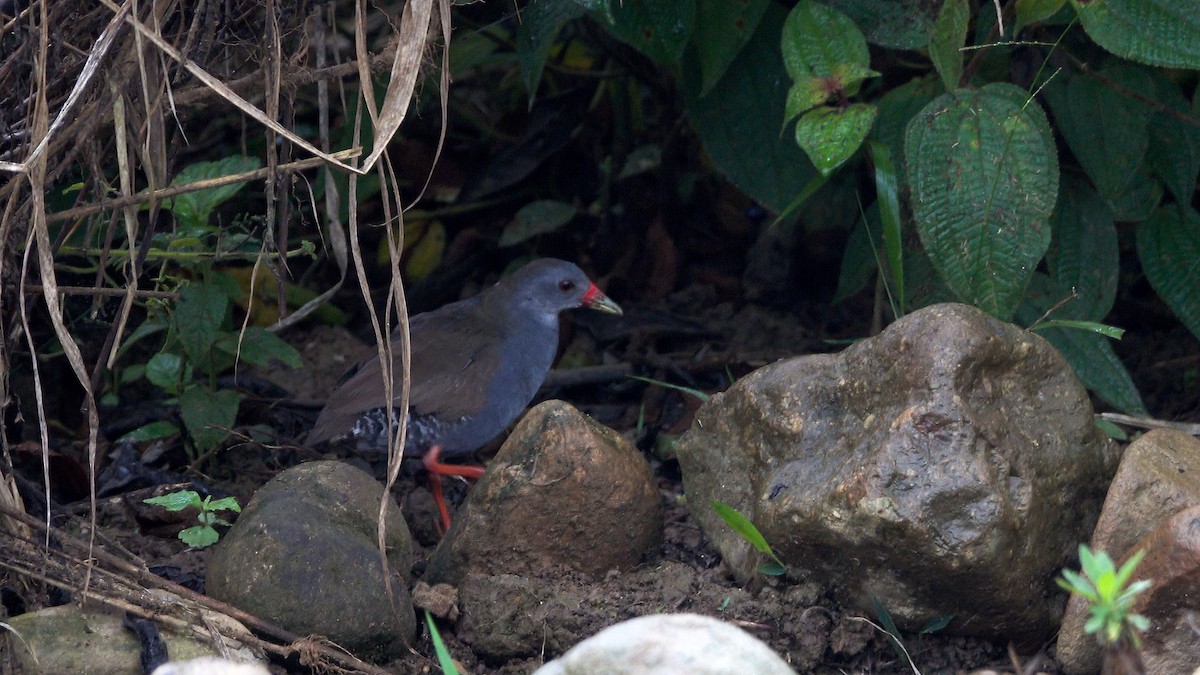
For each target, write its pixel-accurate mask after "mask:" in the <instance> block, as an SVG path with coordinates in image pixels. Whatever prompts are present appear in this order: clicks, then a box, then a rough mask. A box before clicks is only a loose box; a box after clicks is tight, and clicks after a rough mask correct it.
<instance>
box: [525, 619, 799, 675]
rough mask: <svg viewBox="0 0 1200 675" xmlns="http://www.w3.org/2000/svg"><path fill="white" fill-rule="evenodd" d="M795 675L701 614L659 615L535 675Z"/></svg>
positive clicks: (618, 628) (602, 635) (621, 627)
mask: <svg viewBox="0 0 1200 675" xmlns="http://www.w3.org/2000/svg"><path fill="white" fill-rule="evenodd" d="M585 673H611V674H612V675H675V674H676V673H691V674H692V675H723V674H725V673H755V674H756V675H794V673H795V671H793V670H792V669H791V668H789V667H788V665H787V663H785V662H784V660H783V659H781V658H780V657H779V655H778V654H776V653H775V652H773V651H771V649H770V647H767V646H766V645H765V644H763V643H762V642H761V641H759V640H758V639H757V638H755V637H753V636H751V635H750V634H749V633H747V632H746V631H744V630H742V629H740V628H737V627H736V626H731V625H730V624H727V623H725V622H723V621H718V620H716V619H713V618H711V617H707V616H701V615H699V614H655V615H651V616H643V617H639V618H636V619H630V620H629V621H624V622H622V623H619V624H617V625H615V626H611V627H609V628H605V629H604V630H602V631H600V632H599V633H597V634H595V635H593V636H592V637H590V638H588V639H586V640H584V641H583V642H580V643H579V644H577V645H575V646H574V647H572V648H571V649H570V650H569V651H567V653H566V654H563V655H562V656H560V657H559V658H557V659H555V660H553V661H551V662H550V663H547V664H546V665H544V666H542V667H541V668H539V669H537V670H536V671H534V675H583V674H585Z"/></svg>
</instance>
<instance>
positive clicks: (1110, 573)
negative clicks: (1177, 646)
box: [1058, 544, 1150, 648]
mask: <svg viewBox="0 0 1200 675" xmlns="http://www.w3.org/2000/svg"><path fill="white" fill-rule="evenodd" d="M1145 554H1146V552H1145V551H1144V550H1143V551H1138V552H1137V553H1135V554H1133V555H1132V556H1130V558H1129V559H1128V560H1126V561H1125V564H1124V565H1121V569H1117V568H1116V565H1114V564H1113V561H1112V558H1110V557H1108V554H1107V553H1105V552H1104V551H1099V552H1093V551H1092V550H1091V549H1090V548H1088V546H1087V545H1086V544H1080V545H1079V564H1080V568H1081V571H1082V572H1083V574H1079V573H1078V572H1074V571H1072V570H1069V569H1064V570H1063V571H1062V577H1061V578H1059V579H1058V585H1059V586H1060V587H1062V588H1063V589H1064V590H1066V591H1069V592H1071V593H1074V594H1076V595H1079V596H1081V597H1083V599H1084V600H1087V603H1088V611H1089V613H1090V614H1091V616H1090V618H1088V621H1087V623H1086V624H1084V627H1083V629H1084V631H1086V632H1088V633H1091V634H1093V635H1095V636H1096V639H1097V640H1099V641H1100V643H1101V644H1102V645H1104V646H1108V647H1116V646H1119V645H1121V644H1124V643H1126V642H1128V643H1129V644H1132V645H1133V646H1134V647H1135V648H1136V647H1137V646H1138V645H1139V644H1140V641H1141V640H1140V637H1139V636H1140V634H1141V633H1143V632H1145V631H1146V630H1148V629H1149V628H1150V621H1149V619H1147V618H1146V617H1144V616H1142V615H1140V614H1137V613H1135V612H1133V611H1132V607H1133V602H1134V600H1135V599H1136V598H1137V595H1138V594H1139V593H1141V592H1143V591H1145V590H1146V589H1148V588H1150V581H1149V580H1147V579H1140V580H1138V581H1134V582H1133V583H1130V580H1131V579H1132V578H1133V571H1134V570H1135V569H1136V568H1137V566H1138V563H1140V562H1141V561H1142V558H1143V557H1144V556H1145Z"/></svg>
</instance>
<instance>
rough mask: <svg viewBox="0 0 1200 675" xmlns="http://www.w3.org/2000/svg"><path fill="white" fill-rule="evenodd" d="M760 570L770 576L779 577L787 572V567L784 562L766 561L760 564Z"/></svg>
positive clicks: (760, 572)
mask: <svg viewBox="0 0 1200 675" xmlns="http://www.w3.org/2000/svg"><path fill="white" fill-rule="evenodd" d="M758 572H759V574H765V575H767V576H769V577H779V576H783V575H784V574H785V573H786V572H787V568H786V567H784V566H783V564H782V563H777V562H766V563H763V564H761V565H759V566H758Z"/></svg>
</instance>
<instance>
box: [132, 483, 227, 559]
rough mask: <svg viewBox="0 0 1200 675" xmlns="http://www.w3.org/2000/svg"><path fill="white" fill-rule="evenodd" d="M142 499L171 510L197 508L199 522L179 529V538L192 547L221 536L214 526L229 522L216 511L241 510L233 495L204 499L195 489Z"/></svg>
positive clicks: (202, 546) (203, 545)
mask: <svg viewBox="0 0 1200 675" xmlns="http://www.w3.org/2000/svg"><path fill="white" fill-rule="evenodd" d="M142 501H144V502H145V503H147V504H150V505H152V506H161V507H163V508H165V509H166V510H168V511H172V512H174V511H182V510H184V509H186V508H188V507H189V506H190V507H195V508H196V509H199V513H197V514H196V520H198V521H200V524H199V525H195V526H193V527H189V528H186V529H184V530H180V532H179V538H180V539H181V540H182V541H183V543H185V544H187V545H188V546H191V547H192V548H206V547H208V546H212V545H213V544H215V543H217V540H218V539H220V538H221V535H220V534H218V533H217V530H216V527H214V526H215V525H224V526H226V527H228V526H229V525H230V523H229V522H227V521H226V520H224V519H223V518H221V517H220V516H218V515H217V512H219V511H233V512H234V513H241V512H242V507H241V506H239V505H238V503H237V499H236V498H234V497H223V498H221V499H218V500H215V501H214V500H213V498H212V495H206V496H205V497H204V499H200V495H199V494H197V493H196V491H195V490H179V491H178V492H172V493H170V494H165V495H161V496H159V497H151V498H149V499H144V500H142Z"/></svg>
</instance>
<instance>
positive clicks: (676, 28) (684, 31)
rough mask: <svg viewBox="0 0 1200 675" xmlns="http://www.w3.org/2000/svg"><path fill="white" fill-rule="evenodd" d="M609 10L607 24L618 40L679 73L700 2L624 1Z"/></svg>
mask: <svg viewBox="0 0 1200 675" xmlns="http://www.w3.org/2000/svg"><path fill="white" fill-rule="evenodd" d="M609 11H610V16H609V17H606V20H605V23H607V24H608V29H609V31H610V32H612V34H613V35H615V36H616V37H617V39H619V40H621V41H622V42H624V43H626V44H628V45H629V46H631V47H633V48H634V49H636V50H638V51H639V52H641V53H643V54H645V55H646V56H648V57H650V58H651V59H652V60H654V61H656V62H658V63H660V64H662V65H664V66H667V67H668V68H670V69H671V70H674V71H676V72H678V71H679V65H680V61H681V60H682V58H683V50H684V48H685V47H686V46H687V43H688V38H690V37H691V34H692V28H693V26H694V25H695V22H696V0H624V1H623V2H621V3H619V4H615V5H610V6H609Z"/></svg>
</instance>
